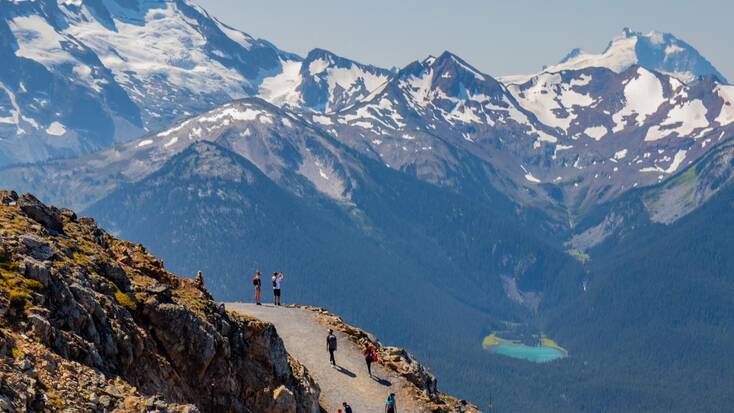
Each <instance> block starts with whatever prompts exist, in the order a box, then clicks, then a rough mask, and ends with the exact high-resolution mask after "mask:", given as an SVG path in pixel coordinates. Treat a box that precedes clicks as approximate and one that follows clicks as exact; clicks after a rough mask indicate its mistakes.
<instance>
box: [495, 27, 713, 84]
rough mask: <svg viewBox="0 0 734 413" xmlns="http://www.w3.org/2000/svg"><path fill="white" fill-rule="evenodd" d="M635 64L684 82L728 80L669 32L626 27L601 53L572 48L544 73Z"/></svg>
mask: <svg viewBox="0 0 734 413" xmlns="http://www.w3.org/2000/svg"><path fill="white" fill-rule="evenodd" d="M634 65H639V66H642V67H644V68H646V69H649V70H654V71H657V72H661V73H665V74H669V75H671V76H673V77H676V78H678V79H680V80H681V81H683V82H686V83H688V82H691V81H694V80H696V79H698V78H699V77H702V76H709V75H714V76H716V77H717V78H718V79H719V81H721V82H723V83H727V80H726V78H725V77H724V76H723V75H722V74H721V73H719V71H718V70H716V68H715V67H714V66H713V65H712V64H711V62H709V61H708V60H707V59H706V58H705V57H703V56H702V55H701V54H700V53H699V52H698V51H697V50H696V49H695V48H693V47H692V46H691V45H689V44H688V43H686V42H684V41H683V40H681V39H678V38H677V37H675V36H673V35H672V34H670V33H661V32H657V31H651V32H649V33H640V32H634V31H631V30H630V29H628V28H624V30H623V31H622V34H621V35H620V36H618V37H615V38H614V39H613V40H612V41H611V42H609V45H608V46H607V48H606V49H605V50H604V51H603V52H602V53H598V54H597V53H589V52H586V51H583V50H581V49H574V50H572V51H571V52H570V53H568V55H566V57H564V58H563V59H562V60H561V61H560V62H559V63H558V64H556V65H552V66H549V67H546V68H544V69H543V72H547V73H556V72H560V71H562V70H577V69H585V68H590V67H606V68H607V69H611V70H613V71H615V72H617V73H620V72H623V71H625V70H627V69H628V68H630V67H631V66H634ZM528 78H529V76H506V77H504V78H503V80H504V81H506V82H507V83H524V82H525V81H527V79H528Z"/></svg>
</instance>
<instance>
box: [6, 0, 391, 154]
mask: <svg viewBox="0 0 734 413" xmlns="http://www.w3.org/2000/svg"><path fill="white" fill-rule="evenodd" d="M0 55H1V56H3V61H4V62H8V64H7V65H4V66H3V68H2V69H0V137H2V138H3V139H0V148H2V149H3V150H2V155H0V156H1V157H0V165H6V164H11V163H20V162H32V161H40V160H45V159H49V158H59V157H72V156H77V155H80V154H85V153H89V152H93V151H95V150H98V149H101V148H105V147H109V146H112V145H113V144H115V143H119V142H125V141H128V140H130V139H131V138H135V137H139V136H141V135H144V134H146V132H148V131H157V130H161V129H164V128H166V127H168V126H170V125H171V124H173V123H174V122H176V121H179V120H181V119H183V118H186V117H188V116H191V115H194V114H198V113H201V112H203V111H206V110H209V109H211V108H213V107H215V106H216V105H220V104H223V103H225V102H228V101H230V100H232V99H237V98H243V97H247V96H256V95H262V96H264V97H266V98H267V99H269V100H271V101H273V102H276V103H278V104H284V103H289V104H290V105H291V106H292V108H294V109H298V110H301V109H308V110H336V109H339V108H341V107H344V106H346V105H349V104H352V103H354V102H355V101H356V100H357V99H359V98H360V97H362V96H365V95H366V94H368V93H369V92H370V91H371V88H374V87H376V85H378V84H379V83H381V82H383V81H384V80H385V79H386V78H387V76H388V75H389V72H388V71H387V70H384V69H380V68H376V67H373V66H367V65H361V64H358V63H356V62H352V61H350V60H348V59H344V58H341V57H338V56H335V55H333V54H331V53H329V52H326V51H321V50H315V51H313V52H312V53H310V54H309V56H307V58H306V59H305V60H304V59H302V58H301V57H299V56H296V55H294V54H291V53H286V52H283V51H281V50H279V49H277V48H276V47H275V46H273V45H272V44H270V43H268V42H267V41H264V40H260V39H255V38H253V37H251V36H249V35H247V34H245V33H242V32H240V31H238V30H235V29H233V28H231V27H228V26H226V25H225V24H223V23H221V22H219V21H218V20H217V19H215V18H213V17H212V16H210V15H209V14H207V12H206V11H205V10H203V9H201V8H200V7H198V6H196V5H195V4H194V3H193V2H190V1H188V0H165V1H158V2H146V1H142V0H134V1H122V0H95V1H84V2H57V1H55V0H32V1H24V2H3V3H2V4H0ZM317 69H318V71H317ZM299 70H300V72H299ZM294 76H295V77H297V78H298V79H299V80H298V81H297V82H296V81H295V78H294Z"/></svg>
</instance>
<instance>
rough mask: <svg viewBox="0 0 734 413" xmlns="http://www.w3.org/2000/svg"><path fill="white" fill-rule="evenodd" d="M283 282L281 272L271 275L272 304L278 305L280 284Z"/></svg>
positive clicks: (283, 277)
mask: <svg viewBox="0 0 734 413" xmlns="http://www.w3.org/2000/svg"><path fill="white" fill-rule="evenodd" d="M283 280H285V274H283V273H282V272H274V273H273V304H274V305H280V284H281V283H282V282H283Z"/></svg>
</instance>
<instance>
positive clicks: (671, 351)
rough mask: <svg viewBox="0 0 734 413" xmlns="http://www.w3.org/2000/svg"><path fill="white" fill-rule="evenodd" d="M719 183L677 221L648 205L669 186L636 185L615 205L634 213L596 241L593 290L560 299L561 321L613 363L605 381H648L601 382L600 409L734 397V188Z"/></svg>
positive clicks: (596, 357)
mask: <svg viewBox="0 0 734 413" xmlns="http://www.w3.org/2000/svg"><path fill="white" fill-rule="evenodd" d="M730 153H731V152H730V151H729V159H731V158H730ZM727 167H728V168H729V169H730V168H731V163H730V162H727ZM697 169H698V168H697ZM703 169H704V168H703V166H702V167H701V168H700V169H699V171H698V172H696V174H698V173H700V171H701V170H703ZM686 175H689V177H686V178H684V179H685V180H687V181H690V180H692V179H694V178H691V177H690V175H691V173H688V174H686ZM684 176H685V175H681V177H682V178H683V177H684ZM699 179H700V178H699ZM711 182H712V183H714V182H716V181H711ZM719 184H720V188H719V190H718V191H716V193H715V194H714V195H713V196H711V197H710V198H709V199H708V201H707V202H705V203H703V204H702V205H701V206H699V207H698V208H697V209H695V210H693V211H692V212H690V213H688V214H687V215H685V216H683V217H680V218H679V219H677V220H676V221H675V222H672V223H669V224H667V225H665V224H660V223H655V222H652V221H650V218H649V215H648V211H647V207H646V205H645V204H646V202H647V201H646V200H645V199H646V198H648V197H649V196H650V195H651V194H650V192H657V191H659V190H660V189H658V188H655V189H653V190H646V191H640V192H639V193H635V194H630V195H629V196H627V197H625V198H626V199H624V200H623V201H624V202H622V201H620V202H617V203H616V205H614V207H613V210H614V211H616V212H617V214H618V215H620V216H623V217H624V220H623V221H622V222H621V223H618V224H617V225H616V227H615V228H614V229H615V231H614V234H613V235H610V236H608V237H607V238H605V239H604V240H603V241H602V242H600V243H599V244H597V245H595V246H593V247H591V248H589V249H588V250H587V251H588V254H589V256H590V257H591V261H590V262H589V264H588V271H589V273H590V275H589V278H588V279H587V280H586V282H585V284H584V286H583V289H584V291H585V293H584V294H583V295H581V296H580V297H579V298H578V300H574V301H572V303H571V304H570V305H569V306H568V307H563V308H561V309H558V311H557V313H556V315H555V317H556V318H555V320H554V321H552V323H551V325H552V326H553V328H554V329H557V330H556V331H558V332H559V334H560V337H563V339H564V340H567V341H569V342H570V343H572V344H571V345H572V346H573V347H574V348H578V349H580V350H579V354H578V355H579V357H583V359H584V360H588V363H589V366H590V368H592V369H603V371H604V376H605V377H608V378H610V380H605V383H604V384H603V386H604V387H610V386H611V387H614V388H617V387H626V386H629V385H630V384H631V383H635V384H636V388H637V389H638V390H637V392H636V393H637V394H634V393H632V392H630V393H627V394H625V393H621V394H609V393H608V392H598V393H596V395H595V396H592V397H590V398H589V400H594V399H596V404H592V405H591V407H590V408H591V409H592V410H598V409H608V408H609V406H610V405H613V406H617V407H616V410H618V411H631V410H635V411H660V412H662V411H719V410H726V407H724V406H728V405H729V404H730V403H732V401H733V400H732V395H731V392H730V391H729V390H728V385H727V384H726V383H728V377H731V375H732V372H733V371H734V364H732V362H731V358H730V357H729V356H728V352H729V349H730V348H731V346H732V345H734V342H733V341H732V335H731V334H730V331H731V329H732V325H734V317H732V312H731V311H730V308H731V306H732V305H733V304H734V301H733V300H732V296H733V295H732V293H733V292H734V279H733V278H732V275H731V274H732V268H734V262H732V259H731V254H730V248H729V245H730V243H731V233H732V231H731V229H732V228H734V221H732V214H731V208H732V202H734V191H733V190H732V186H731V184H730V183H722V182H721V181H719ZM551 318H553V317H551ZM610 343H613V344H612V345H610ZM610 350H612V351H610ZM620 354H623V355H624V357H620ZM601 387H602V383H597V384H595V385H594V386H592V387H591V388H590V389H589V390H588V391H589V393H591V392H592V391H597V390H599V389H600V388H601ZM605 393H606V394H605ZM586 405H587V406H589V404H586Z"/></svg>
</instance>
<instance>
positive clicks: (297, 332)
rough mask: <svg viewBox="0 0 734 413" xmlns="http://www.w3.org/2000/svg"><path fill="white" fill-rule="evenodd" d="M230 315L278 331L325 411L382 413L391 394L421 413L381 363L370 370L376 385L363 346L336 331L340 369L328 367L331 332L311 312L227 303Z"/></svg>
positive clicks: (402, 408)
mask: <svg viewBox="0 0 734 413" xmlns="http://www.w3.org/2000/svg"><path fill="white" fill-rule="evenodd" d="M225 306H226V308H227V310H229V311H234V312H238V313H242V314H246V315H249V316H251V317H255V318H258V319H260V320H263V321H267V322H269V323H272V324H273V325H275V328H276V329H277V331H278V335H280V337H281V338H282V339H283V342H284V343H285V348H286V350H288V352H289V353H290V354H291V355H292V356H293V357H295V358H296V359H298V361H300V362H301V364H303V365H304V366H306V368H307V369H308V370H309V372H310V374H311V376H312V377H313V378H314V380H315V381H316V382H317V383H318V384H319V387H321V398H320V399H319V402H320V404H321V407H322V408H324V409H325V410H326V412H328V413H336V411H337V409H339V408H341V406H342V402H344V401H346V402H347V403H349V404H350V405H351V406H352V409H353V410H354V413H383V412H384V411H385V399H386V398H387V395H388V394H390V393H395V394H396V397H397V407H398V412H400V413H408V412H410V413H413V412H422V411H425V409H421V408H420V407H418V406H417V404H416V403H415V401H414V400H413V399H412V398H411V396H410V393H409V391H408V390H407V389H409V388H410V387H411V384H410V383H408V382H407V381H406V380H405V379H404V378H402V377H400V376H399V375H397V373H395V372H392V371H389V370H387V369H385V368H383V367H382V366H380V365H378V364H377V363H375V364H373V365H372V373H373V374H374V375H375V377H376V378H375V379H371V378H370V377H369V375H368V374H367V366H366V365H365V362H364V356H363V355H362V352H361V350H360V349H359V346H358V345H357V344H355V343H353V342H352V341H350V340H349V339H348V338H347V336H346V335H344V334H342V333H341V332H339V331H335V334H336V336H337V340H338V346H337V352H336V362H337V368H332V367H331V366H330V364H329V353H328V352H327V351H326V336H327V335H328V327H327V326H325V325H323V324H321V323H320V322H319V320H318V318H317V317H316V314H315V313H314V312H312V311H309V310H304V309H300V308H289V307H275V306H273V305H262V306H256V305H254V304H245V303H227V304H225Z"/></svg>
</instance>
